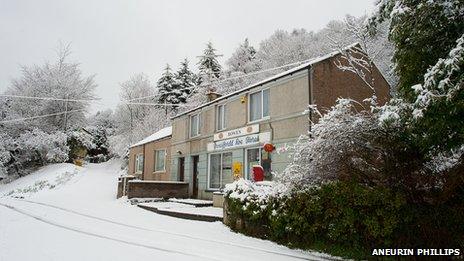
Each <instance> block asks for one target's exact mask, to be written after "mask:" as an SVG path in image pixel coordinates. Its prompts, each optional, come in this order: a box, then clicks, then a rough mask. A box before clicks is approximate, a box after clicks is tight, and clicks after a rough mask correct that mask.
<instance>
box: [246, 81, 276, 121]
mask: <svg viewBox="0 0 464 261" xmlns="http://www.w3.org/2000/svg"><path fill="white" fill-rule="evenodd" d="M266 90H268V91H269V97H268V103H267V104H268V113H269V115H266V116H264V91H266ZM256 93H260V96H259V97H260V98H261V115H260V116H261V117H260V118H259V119H255V120H251V95H253V94H256ZM270 97H271V91H270V88H269V87H268V88H264V89H261V90H258V91H255V92H250V93H248V123H255V122H259V121H263V120H268V119H269V118H270V108H271V106H270V102H269V101H270Z"/></svg>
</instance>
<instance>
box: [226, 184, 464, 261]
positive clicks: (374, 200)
mask: <svg viewBox="0 0 464 261" xmlns="http://www.w3.org/2000/svg"><path fill="white" fill-rule="evenodd" d="M231 187H232V188H235V191H234V190H231ZM256 189H257V186H256V185H247V186H243V184H242V186H230V187H229V190H227V191H226V194H225V196H226V205H227V210H228V212H229V216H228V218H229V225H230V226H231V228H233V229H235V230H238V231H241V232H244V233H246V234H249V235H253V236H257V237H261V238H267V239H271V240H274V241H277V242H279V243H282V244H285V245H288V246H291V247H297V248H303V249H316V250H323V251H326V252H329V253H331V254H335V255H343V256H347V257H351V258H366V257H369V256H370V253H371V251H372V249H373V248H397V247H401V248H419V247H421V248H437V247H445V248H462V247H463V246H464V245H463V242H464V241H463V235H464V234H463V229H464V228H463V226H462V224H461V223H460V221H461V220H463V219H464V211H463V210H464V209H463V207H462V203H459V202H462V200H463V199H464V198H463V195H464V193H462V187H461V188H460V190H461V192H460V194H459V193H458V195H460V196H459V197H458V198H456V197H453V198H452V200H451V199H450V200H448V199H447V200H446V202H441V203H439V204H425V203H422V204H413V203H408V202H407V197H406V196H405V195H403V194H402V193H400V192H394V191H393V190H391V189H388V188H385V187H380V186H377V187H368V186H365V185H362V184H359V183H356V182H348V181H335V182H330V183H327V184H324V185H322V186H320V187H311V188H308V189H306V190H304V191H298V192H294V193H290V194H285V193H273V194H272V193H269V194H268V195H269V196H268V197H264V196H261V197H259V196H257V195H263V193H262V192H260V191H259V190H260V189H261V188H259V187H258V191H257V190H256ZM267 190H268V191H269V190H271V189H269V188H268V189H267ZM454 195H456V193H455V194H454Z"/></svg>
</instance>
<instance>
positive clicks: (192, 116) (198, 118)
mask: <svg viewBox="0 0 464 261" xmlns="http://www.w3.org/2000/svg"><path fill="white" fill-rule="evenodd" d="M194 117H197V126H196V127H197V133H196V134H195V135H193V133H192V131H193V129H192V121H193V118H194ZM200 134H201V132H200V113H195V114H191V115H190V116H189V137H190V138H195V137H198V136H200Z"/></svg>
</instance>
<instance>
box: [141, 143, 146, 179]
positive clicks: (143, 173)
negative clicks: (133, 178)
mask: <svg viewBox="0 0 464 261" xmlns="http://www.w3.org/2000/svg"><path fill="white" fill-rule="evenodd" d="M142 152H143V166H142V180H145V161H146V158H145V155H146V153H145V144H143V145H142Z"/></svg>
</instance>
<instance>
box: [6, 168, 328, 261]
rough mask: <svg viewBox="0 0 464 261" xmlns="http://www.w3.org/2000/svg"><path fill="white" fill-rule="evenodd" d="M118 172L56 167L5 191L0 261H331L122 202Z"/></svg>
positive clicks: (210, 224)
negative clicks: (119, 198)
mask: <svg viewBox="0 0 464 261" xmlns="http://www.w3.org/2000/svg"><path fill="white" fill-rule="evenodd" d="M119 165H120V163H119V162H118V161H115V160H113V161H110V162H107V163H102V164H89V165H87V166H85V167H83V168H81V167H76V166H74V165H71V164H55V165H50V166H47V167H44V168H42V169H40V170H39V171H37V172H35V173H33V174H31V175H29V176H26V177H23V178H21V179H19V180H16V181H14V182H12V183H10V184H6V185H0V261H15V260H21V261H27V260H34V261H36V260H112V261H113V260H124V261H126V260H294V259H309V260H323V259H328V258H330V259H331V257H330V256H326V255H323V254H319V253H313V252H306V251H300V250H291V249H288V248H287V247H284V246H280V245H277V244H275V243H273V242H269V241H265V240H260V239H256V238H251V237H247V236H244V235H241V234H238V233H234V232H232V231H230V230H229V229H228V228H227V227H226V226H224V225H223V224H222V223H221V222H213V223H210V222H201V221H192V220H184V219H177V218H173V217H168V216H163V215H159V214H156V213H153V212H150V211H146V210H143V209H141V208H138V207H136V206H133V205H131V204H130V203H128V202H127V201H125V200H117V199H115V196H116V182H117V176H118V175H119V172H120V170H119ZM21 197H22V198H21Z"/></svg>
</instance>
